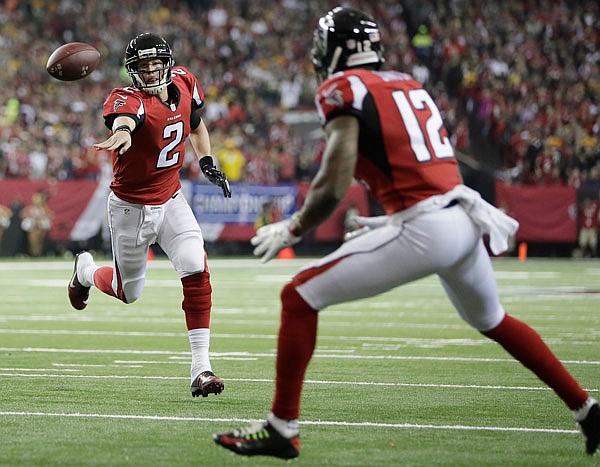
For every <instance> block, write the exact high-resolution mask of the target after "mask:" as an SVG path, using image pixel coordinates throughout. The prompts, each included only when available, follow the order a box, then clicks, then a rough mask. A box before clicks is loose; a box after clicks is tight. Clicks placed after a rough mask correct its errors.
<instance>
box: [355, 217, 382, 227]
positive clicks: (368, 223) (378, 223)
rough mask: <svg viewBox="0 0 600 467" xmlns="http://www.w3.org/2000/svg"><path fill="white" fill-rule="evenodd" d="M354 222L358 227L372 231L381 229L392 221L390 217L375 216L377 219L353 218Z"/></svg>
mask: <svg viewBox="0 0 600 467" xmlns="http://www.w3.org/2000/svg"><path fill="white" fill-rule="evenodd" d="M352 220H353V221H354V222H356V223H357V224H358V225H362V226H365V227H370V228H371V229H377V228H379V227H383V226H384V225H385V224H387V222H388V221H389V220H390V218H389V217H388V216H375V217H366V216H352Z"/></svg>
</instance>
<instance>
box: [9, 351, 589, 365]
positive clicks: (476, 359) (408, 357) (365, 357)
mask: <svg viewBox="0 0 600 467" xmlns="http://www.w3.org/2000/svg"><path fill="white" fill-rule="evenodd" d="M0 352H31V353H35V352H39V353H66V354H69V353H75V354H88V353H92V354H118V355H168V356H172V355H190V353H189V352H183V351H181V352H177V351H171V350H124V349H57V348H46V347H0ZM212 356H214V357H216V358H218V357H269V358H271V357H274V356H275V353H274V352H268V353H250V352H225V353H220V352H216V353H211V357H212ZM314 358H340V359H357V360H415V361H418V360H425V361H445V362H486V363H487V362H498V363H518V362H517V361H516V360H514V359H512V358H482V357H430V356H420V355H419V356H417V355H412V356H411V355H357V354H354V353H352V354H351V355H343V354H339V353H319V352H316V353H315V355H314ZM562 362H563V363H568V364H572V365H600V361H597V360H562Z"/></svg>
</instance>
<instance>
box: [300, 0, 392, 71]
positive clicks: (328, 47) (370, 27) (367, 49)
mask: <svg viewBox="0 0 600 467" xmlns="http://www.w3.org/2000/svg"><path fill="white" fill-rule="evenodd" d="M310 55H311V61H312V64H313V66H314V68H315V72H316V73H317V75H318V76H319V78H320V79H322V80H325V79H327V78H329V77H330V76H331V75H332V74H333V73H336V72H338V71H342V70H346V69H348V68H356V67H360V66H364V65H369V66H373V67H374V68H375V69H379V68H380V67H381V64H382V63H383V62H385V59H384V58H383V46H382V45H381V37H380V34H379V26H377V23H376V22H375V20H374V19H373V17H371V16H370V15H368V14H366V13H363V12H362V11H360V10H357V9H355V8H344V7H337V8H334V9H333V10H331V11H329V12H328V13H327V14H326V15H325V16H323V17H321V18H320V19H319V25H318V27H317V29H316V30H315V32H314V38H313V46H312V49H311V51H310Z"/></svg>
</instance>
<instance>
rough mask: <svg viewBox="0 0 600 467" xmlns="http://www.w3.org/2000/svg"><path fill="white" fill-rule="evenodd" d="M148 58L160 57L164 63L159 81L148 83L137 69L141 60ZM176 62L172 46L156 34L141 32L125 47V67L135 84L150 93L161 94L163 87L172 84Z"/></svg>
mask: <svg viewBox="0 0 600 467" xmlns="http://www.w3.org/2000/svg"><path fill="white" fill-rule="evenodd" d="M148 58H159V59H160V60H162V62H163V63H164V66H163V69H162V70H161V72H160V79H159V80H158V82H157V83H152V84H149V83H146V81H145V80H144V78H143V77H142V76H141V74H140V73H139V72H138V70H137V68H138V64H139V62H140V61H141V60H145V59H148ZM174 64H175V60H173V54H172V53H171V47H169V44H167V41H165V40H164V39H163V38H162V37H160V36H157V35H156V34H152V33H149V32H145V33H143V34H140V35H138V36H136V37H134V38H133V39H131V41H129V44H128V45H127V48H126V49H125V69H126V70H127V73H128V74H129V76H130V78H131V81H132V82H133V85H134V86H135V87H136V88H138V89H141V90H143V91H145V92H147V93H149V94H160V93H161V92H162V91H163V89H165V88H166V87H167V86H168V85H169V84H171V81H172V76H171V70H172V69H173V65H174Z"/></svg>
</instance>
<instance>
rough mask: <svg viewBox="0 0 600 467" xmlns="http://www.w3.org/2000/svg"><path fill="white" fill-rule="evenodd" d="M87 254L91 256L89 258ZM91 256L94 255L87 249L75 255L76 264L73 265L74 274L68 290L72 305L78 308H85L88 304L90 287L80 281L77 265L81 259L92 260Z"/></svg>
mask: <svg viewBox="0 0 600 467" xmlns="http://www.w3.org/2000/svg"><path fill="white" fill-rule="evenodd" d="M87 256H89V258H88V257H87ZM82 257H83V258H82ZM91 257H92V255H91V254H90V253H88V252H87V251H82V252H80V253H77V255H76V256H75V266H74V267H73V276H72V277H71V280H70V281H69V287H68V291H69V301H70V302H71V306H72V307H73V308H75V309H76V310H83V309H84V308H85V307H86V306H87V304H88V300H89V298H90V287H85V286H83V285H81V282H79V279H78V278H77V265H78V264H79V262H80V261H90V260H91Z"/></svg>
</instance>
